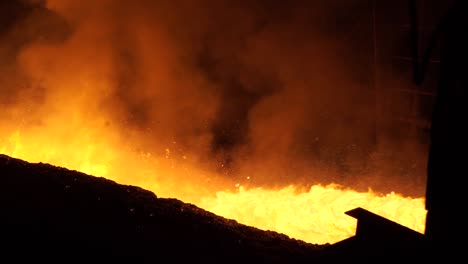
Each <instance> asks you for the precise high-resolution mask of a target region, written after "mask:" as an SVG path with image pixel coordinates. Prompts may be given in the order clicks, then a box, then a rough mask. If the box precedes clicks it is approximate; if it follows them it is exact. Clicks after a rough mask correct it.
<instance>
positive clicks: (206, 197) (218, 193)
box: [0, 123, 426, 244]
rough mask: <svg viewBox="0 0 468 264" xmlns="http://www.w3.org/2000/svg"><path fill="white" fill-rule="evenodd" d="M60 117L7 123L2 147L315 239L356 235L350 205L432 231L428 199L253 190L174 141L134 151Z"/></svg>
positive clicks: (336, 189)
mask: <svg viewBox="0 0 468 264" xmlns="http://www.w3.org/2000/svg"><path fill="white" fill-rule="evenodd" d="M58 124H59V123H57V124H56V126H53V125H52V124H49V125H50V126H49V129H50V130H46V129H42V131H39V130H35V129H29V130H28V129H26V130H21V131H20V130H16V131H13V132H11V131H8V129H7V130H4V131H2V133H4V134H1V135H0V136H1V137H0V152H1V153H4V154H7V155H10V156H14V157H18V158H21V159H25V160H28V161H31V162H47V163H51V164H54V165H57V166H62V167H67V168H70V169H76V170H79V171H82V172H85V173H88V174H92V175H96V176H103V177H106V178H109V179H112V180H115V181H117V182H119V183H123V184H131V185H137V186H141V187H143V188H145V189H148V190H151V191H154V192H155V193H156V194H157V195H158V196H160V197H175V198H179V199H181V200H183V201H185V202H190V203H193V204H195V205H197V206H199V207H201V208H204V209H206V210H208V211H211V212H213V213H216V214H218V215H220V216H224V217H227V218H230V219H234V220H237V221H238V222H240V223H244V224H247V225H251V226H255V227H258V228H260V229H264V230H273V231H277V232H280V233H284V234H286V235H288V236H290V237H293V238H297V239H301V240H304V241H306V242H310V243H319V244H322V243H323V244H325V243H334V242H337V241H340V240H342V239H345V238H347V237H350V236H352V235H354V233H355V226H356V222H355V219H353V218H350V217H349V216H346V215H345V214H344V212H345V211H347V210H350V209H353V208H356V207H358V206H360V207H363V208H366V209H368V210H370V211H372V212H375V213H377V214H380V215H382V216H384V217H387V218H388V219H391V220H393V221H396V222H398V223H400V224H402V225H404V226H407V227H409V228H411V229H414V230H416V231H418V232H421V233H423V231H424V227H425V216H426V210H425V209H424V199H423V198H408V197H403V196H401V195H398V194H395V193H389V194H386V195H379V194H376V193H373V192H372V191H369V192H357V191H354V190H350V189H344V188H341V187H340V186H336V185H328V186H321V185H314V186H312V187H310V189H309V190H305V191H299V190H298V189H297V187H295V186H287V187H284V188H282V189H275V190H273V189H263V188H251V189H247V188H245V187H243V186H241V185H239V184H236V183H235V182H229V181H227V180H225V179H224V180H222V181H221V180H219V177H218V178H216V177H215V176H216V175H210V173H208V172H206V171H203V170H200V169H197V168H196V167H195V166H193V164H190V161H189V160H190V158H189V157H185V156H184V157H180V158H179V157H172V156H171V152H170V149H169V148H166V149H164V150H163V151H162V152H161V153H160V155H159V156H158V155H152V154H149V153H141V152H140V153H139V152H136V151H129V150H126V149H125V146H124V147H116V146H118V145H112V144H113V143H115V142H113V138H112V137H111V136H105V134H103V133H102V131H99V130H96V129H95V130H91V129H81V130H79V129H71V130H69V129H65V128H64V127H63V126H59V125H58ZM5 132H10V133H9V134H8V133H7V134H5ZM71 135H73V136H71ZM187 176H188V177H187ZM194 179H197V180H194ZM233 187H234V188H233Z"/></svg>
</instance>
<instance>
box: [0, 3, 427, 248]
mask: <svg viewBox="0 0 468 264" xmlns="http://www.w3.org/2000/svg"><path fill="white" fill-rule="evenodd" d="M35 2H36V1H35ZM37 2H43V1H37ZM45 2H46V6H47V7H48V8H50V11H52V13H54V14H57V15H58V16H59V17H60V18H61V20H62V19H63V21H64V23H65V22H66V24H67V25H68V24H69V25H68V26H70V32H68V33H66V34H65V33H64V36H62V37H61V38H60V39H61V40H57V41H55V40H48V39H47V38H44V37H43V36H42V34H39V33H37V34H39V35H38V36H37V38H35V39H34V40H31V41H30V42H27V41H26V40H29V39H31V37H30V36H29V35H28V36H25V37H24V39H25V40H24V42H27V43H23V40H21V41H20V40H17V39H15V38H13V37H14V36H16V35H21V34H23V33H25V32H26V33H29V31H31V34H32V33H34V32H35V31H36V30H35V25H36V24H37V25H43V24H44V26H47V28H46V29H47V30H51V31H54V29H55V26H54V25H50V29H49V24H51V23H40V22H42V20H40V19H41V18H40V17H38V18H35V17H32V18H31V21H29V22H28V23H26V22H27V21H26V22H24V23H23V24H19V25H18V27H19V26H20V25H22V26H23V27H25V28H26V29H27V28H29V26H30V25H34V27H33V29H34V30H23V28H21V27H19V29H16V27H14V28H13V29H12V30H13V31H12V32H13V33H15V34H13V33H12V36H13V37H11V36H10V35H5V37H4V38H0V40H1V41H0V44H2V43H7V42H11V43H8V44H9V45H11V46H12V47H15V48H12V47H10V46H6V48H4V47H3V46H1V45H0V56H1V55H2V54H3V53H2V52H3V50H4V49H5V50H6V51H7V52H5V53H6V54H8V56H7V57H8V58H9V60H11V61H8V60H3V58H2V57H0V59H2V61H1V62H0V81H1V82H2V83H1V85H2V88H3V90H1V92H2V94H1V97H0V110H1V111H0V153H2V154H6V155H9V156H12V157H15V158H20V159H23V160H26V161H29V162H44V163H49V164H52V165H55V166H61V167H65V168H68V169H72V170H77V171H81V172H84V173H87V174H90V175H94V176H102V177H105V178H108V179H110V180H114V181H116V182H118V183H120V184H128V185H134V186H140V187H142V188H145V189H147V190H150V191H153V192H154V193H155V194H156V195H157V196H158V197H169V198H177V199H180V200H182V201H184V202H187V203H192V204H195V205H197V206H199V207H201V208H203V209H206V210H208V211H211V212H213V213H216V214H218V215H220V216H224V217H227V218H230V219H235V220H237V221H238V222H240V223H244V224H247V225H251V226H255V227H258V228H260V229H265V230H273V231H278V232H281V233H284V234H286V235H289V236H290V237H293V238H297V239H302V240H304V241H307V242H310V243H333V242H336V241H339V240H341V239H344V238H346V237H349V236H352V235H353V234H354V228H355V225H356V223H355V219H353V218H352V217H349V216H347V215H345V212H346V211H348V210H351V209H354V208H355V207H358V206H359V207H363V208H366V209H368V210H370V211H372V212H374V213H377V214H380V215H382V216H384V217H387V218H389V219H392V220H394V221H396V222H398V223H401V224H403V225H405V226H408V227H410V228H412V229H414V230H416V231H419V232H422V231H423V230H424V223H425V215H426V211H425V209H424V201H423V198H412V197H403V196H401V195H398V194H395V193H389V194H386V195H380V194H377V193H374V192H372V191H368V192H358V191H355V190H351V189H346V188H342V187H339V186H337V185H326V186H321V185H314V186H303V185H300V184H297V185H291V186H287V185H285V186H280V187H278V188H276V189H273V188H266V187H264V185H265V182H266V184H270V183H271V184H272V185H274V184H279V183H282V181H281V180H285V179H284V178H287V179H286V180H289V178H294V176H296V175H297V176H298V178H300V177H302V178H303V181H301V182H302V183H304V182H306V183H308V182H310V181H309V179H310V178H312V177H315V170H314V169H315V168H316V167H315V163H312V162H310V161H311V160H312V161H314V160H313V158H311V157H316V156H320V157H323V158H324V159H326V160H332V161H334V160H333V158H334V149H335V147H340V148H341V149H342V150H343V151H344V150H346V151H347V152H346V153H348V154H349V156H351V157H352V158H353V159H350V160H349V161H348V160H346V162H348V163H350V164H352V163H353V161H354V159H357V160H361V157H362V156H364V155H361V156H359V155H358V154H359V153H360V152H358V151H357V150H355V148H354V146H355V145H359V144H362V145H367V143H368V142H362V141H367V140H361V141H360V139H361V135H364V137H367V135H368V134H369V138H370V137H371V134H372V133H367V132H368V127H373V125H372V126H371V123H372V122H373V121H372V120H373V119H372V118H373V117H374V113H372V111H373V105H374V103H373V100H374V99H373V92H369V90H368V88H366V87H367V86H366V85H363V84H362V83H361V81H358V82H357V83H356V81H355V80H360V79H361V78H358V76H361V75H356V72H354V70H355V69H349V68H363V69H365V68H366V67H349V68H348V66H349V65H350V62H348V59H343V58H342V57H341V56H342V51H341V49H340V51H339V52H337V51H336V50H335V47H337V46H338V45H336V44H337V43H334V41H335V39H347V38H348V36H346V38H336V37H335V36H334V35H332V36H333V37H332V38H331V39H333V40H329V39H328V37H321V36H315V35H313V34H316V33H314V32H315V31H317V32H322V31H323V29H322V28H321V24H323V23H322V22H320V27H318V28H317V29H315V30H310V28H311V26H312V22H311V18H314V15H313V14H312V15H311V14H308V13H304V12H305V10H310V11H314V12H317V14H320V13H322V12H320V11H319V10H318V9H317V11H315V10H316V8H297V7H294V8H292V7H293V6H291V8H285V10H286V11H287V12H286V13H287V14H288V15H284V18H283V15H279V14H280V13H278V14H276V12H273V11H272V13H271V15H268V14H269V13H268V12H270V11H268V10H270V8H265V10H263V9H261V8H257V7H256V6H257V4H261V3H263V2H265V3H267V2H269V1H200V2H198V1H140V0H138V1H109V0H106V1H104V0H102V1H101V0H100V1H86V0H79V1H78V0H48V1H45ZM116 2H118V4H116ZM173 2H177V4H173ZM306 2H310V3H312V2H314V1H304V3H306ZM318 2H319V1H317V3H318ZM171 3H172V4H171ZM203 3H204V4H203ZM301 3H302V2H301ZM314 3H315V2H314ZM296 4H298V3H294V6H295V5H296ZM250 5H254V6H250ZM317 6H318V5H317ZM253 7H255V8H253ZM279 7H281V9H282V8H283V7H282V5H280V6H278V8H279ZM298 7H299V6H298ZM262 10H263V11H262ZM272 10H273V9H272ZM32 13H34V12H32ZM263 13H265V14H263ZM286 13H285V14H286ZM289 13H291V14H289ZM47 14H49V13H46V14H45V15H47ZM270 16H271V18H270ZM18 17H21V16H18ZM289 17H290V18H289ZM239 18H241V19H239ZM36 19H37V20H36ZM276 19H278V20H279V21H276ZM61 20H60V21H61ZM283 20H284V21H283ZM47 21H48V20H46V21H45V22H47ZM317 21H322V19H321V18H320V17H319V18H318V20H317ZM323 21H328V20H323ZM330 21H335V14H333V20H330ZM52 24H53V23H52ZM261 25H262V26H261ZM68 26H67V28H68ZM260 26H261V27H260ZM263 27H265V28H263ZM33 31H34V32H33ZM57 34H58V33H57ZM0 37H3V36H0ZM17 37H18V36H17ZM20 39H23V38H20ZM9 40H11V41H9ZM18 43H21V45H20V44H18ZM339 46H342V45H341V44H340V45H339ZM353 52H354V51H353ZM10 53H11V54H10ZM352 57H354V54H353V56H352ZM364 57H365V56H364ZM345 62H346V63H345ZM3 64H5V65H3ZM4 68H5V69H4ZM368 75H369V74H367V73H366V74H365V76H368ZM366 78H367V77H366ZM363 87H364V88H365V89H363ZM236 89H238V90H239V91H238V90H236ZM3 91H5V92H3ZM365 95H367V97H370V98H371V99H368V98H367V97H366V96H365ZM361 97H362V98H364V99H366V98H367V99H366V100H364V99H363V101H362V102H361V101H360V100H356V99H358V98H361ZM357 101H358V103H356V102H357ZM368 101H369V102H371V104H368ZM369 105H370V106H369ZM241 110H242V111H241ZM352 111H355V112H356V113H353V115H351V113H350V112H352ZM402 111H403V110H402ZM354 114H355V115H354ZM335 115H336V116H341V115H343V117H342V118H337V119H336V120H334V118H331V117H332V116H335ZM371 119H372V120H371ZM225 120H228V121H235V122H232V123H230V122H228V124H227V125H224V126H223V122H224V121H225ZM219 123H221V128H220V131H222V133H224V132H225V131H227V132H226V133H225V134H229V136H232V138H227V139H224V138H221V139H219V138H216V136H218V135H219V134H222V133H221V132H220V133H216V132H214V129H213V128H215V127H217V125H219ZM232 127H235V128H239V129H238V130H239V131H237V134H236V132H235V131H234V132H232V134H233V135H231V134H230V133H231V130H235V129H231V128H232ZM356 135H360V136H359V137H358V136H356ZM219 142H221V143H219ZM225 142H228V143H227V144H226V143H225ZM335 142H336V146H334V145H333V144H334V143H335ZM349 142H352V143H353V144H352V146H351V147H350V148H346V149H345V148H344V147H343V146H344V145H345V143H346V144H347V143H349ZM222 144H225V145H229V144H231V145H229V147H232V148H228V147H226V148H225V149H224V148H223V147H225V146H221V147H220V149H221V151H218V152H216V151H217V149H216V147H219V145H222ZM399 146H400V145H398V144H395V145H394V146H392V147H393V148H395V149H396V150H398V153H401V152H404V151H401V149H399ZM321 147H324V148H323V149H322V148H321ZM385 148H387V147H385ZM214 149H216V151H214ZM226 149H227V150H226ZM356 149H357V148H356ZM224 151H225V152H226V153H227V154H226V153H225V152H224ZM355 153H357V154H355ZM225 154H226V155H225ZM224 155H225V156H227V157H225V156H224ZM343 155H344V154H343ZM356 155H357V156H356ZM219 156H221V158H219V160H221V161H219V160H218V157H219ZM362 159H363V158H362ZM376 160H377V161H379V157H377V158H376ZM226 161H227V162H229V161H232V163H233V164H234V165H232V167H234V168H235V169H238V170H237V171H235V172H234V173H232V174H235V175H225V174H223V173H224V171H223V172H219V170H220V169H219V166H218V164H219V163H223V169H224V162H226ZM244 161H245V162H244ZM236 162H238V163H236ZM213 163H214V164H215V165H213ZM278 164H281V165H278ZM284 164H286V165H287V166H286V165H284ZM289 164H293V166H291V167H297V169H294V168H290V167H289ZM333 164H334V163H333ZM236 165H237V166H238V167H235V166H236ZM276 166H277V167H278V168H280V169H278V168H277V167H276ZM333 166H334V165H333ZM226 167H228V166H226ZM317 167H318V165H317ZM379 168H380V167H379ZM233 170H234V169H233ZM317 170H319V169H317ZM381 170H382V171H383V173H382V175H383V174H384V173H385V175H386V174H387V173H388V174H392V173H393V172H388V171H387V169H386V168H382V169H381ZM272 171H273V172H276V173H277V174H279V175H280V176H271V174H270V172H272ZM283 171H285V172H287V173H284V174H283ZM246 172H247V173H248V176H247V174H246ZM306 173H309V174H311V175H312V176H311V177H310V178H309V177H308V176H309V175H307V177H306V176H304V175H305V174H306ZM286 174H288V175H286ZM316 174H317V177H316V178H314V182H323V181H320V180H317V179H323V178H326V176H323V175H319V174H320V173H316ZM369 174H372V173H369ZM291 175H292V177H290V176H291ZM382 175H380V177H381V178H382V177H383V176H382ZM231 176H232V177H231ZM283 176H284V177H283ZM358 176H360V175H358ZM372 176H374V174H372ZM275 177H276V178H275ZM281 177H283V178H281ZM278 178H281V179H280V180H278ZM357 178H358V177H357ZM376 178H378V177H376ZM239 179H242V180H239ZM249 179H250V180H249ZM254 179H255V180H258V181H259V182H262V184H263V185H262V186H263V187H262V188H260V187H261V186H259V185H260V184H257V181H254ZM358 179H361V178H358ZM286 180H285V181H286ZM291 180H292V181H294V179H291ZM245 181H247V182H248V183H249V184H245ZM251 182H252V183H251ZM254 183H255V184H254ZM287 184H289V182H288V183H287ZM362 184H367V183H364V182H363V183H362ZM247 185H249V186H250V187H246V186H247ZM361 186H362V185H361ZM364 186H366V185H364ZM304 188H305V190H304Z"/></svg>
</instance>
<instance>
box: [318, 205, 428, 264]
mask: <svg viewBox="0 0 468 264" xmlns="http://www.w3.org/2000/svg"><path fill="white" fill-rule="evenodd" d="M345 214H347V215H349V216H351V217H354V218H356V219H357V227H356V234H355V235H354V236H352V237H350V238H347V239H344V240H342V241H338V242H337V243H335V244H332V245H330V248H329V251H328V254H327V256H328V257H332V259H340V260H350V259H366V258H369V259H375V257H378V259H380V258H382V257H384V258H389V259H398V258H400V257H410V258H411V257H414V258H415V259H418V258H419V256H421V255H422V254H424V253H425V250H426V249H427V247H426V246H427V242H426V238H425V236H424V234H421V233H419V232H417V231H414V230H412V229H410V228H407V227H405V226H403V225H401V224H398V223H396V222H394V221H391V220H389V219H387V218H385V217H382V216H380V215H377V214H375V213H372V212H370V211H368V210H366V209H363V208H360V207H358V208H355V209H352V210H350V211H347V212H345Z"/></svg>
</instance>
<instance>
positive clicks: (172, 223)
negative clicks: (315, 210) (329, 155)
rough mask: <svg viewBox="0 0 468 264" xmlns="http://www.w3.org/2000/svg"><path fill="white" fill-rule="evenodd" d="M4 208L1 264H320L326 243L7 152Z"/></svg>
mask: <svg viewBox="0 0 468 264" xmlns="http://www.w3.org/2000/svg"><path fill="white" fill-rule="evenodd" d="M0 210H1V214H0V215H1V217H0V237H1V241H2V246H0V262H2V263H6V262H5V261H4V260H9V261H8V263H12V262H14V263H22V262H25V261H30V260H34V262H39V261H46V263H52V262H53V263H58V262H60V263H72V262H76V263H77V262H80V263H81V262H95V261H99V262H102V261H104V262H106V263H108V262H116V261H119V262H126V263H148V262H151V263H161V262H162V263H234V262H235V263H250V262H254V263H317V262H318V261H319V258H320V255H321V254H322V253H323V249H324V248H325V247H327V246H328V245H315V244H309V243H305V242H303V241H300V240H295V239H291V238H289V237H287V236H285V235H282V234H279V233H276V232H271V231H263V230H259V229H256V228H253V227H250V226H245V225H242V224H239V223H237V222H236V221H233V220H228V219H225V218H223V217H220V216H217V215H215V214H212V213H210V212H207V211H205V210H203V209H201V208H198V207H196V206H194V205H191V204H187V203H183V202H181V201H179V200H177V199H163V198H158V197H157V196H156V195H155V194H154V193H152V192H150V191H147V190H144V189H141V188H139V187H135V186H127V185H121V184H118V183H116V182H113V181H111V180H108V179H104V178H99V177H94V176H90V175H86V174H84V173H80V172H77V171H72V170H68V169H65V168H61V167H56V166H52V165H49V164H43V163H28V162H25V161H22V160H19V159H15V158H11V157H8V156H5V155H0ZM2 259H3V260H2Z"/></svg>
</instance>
